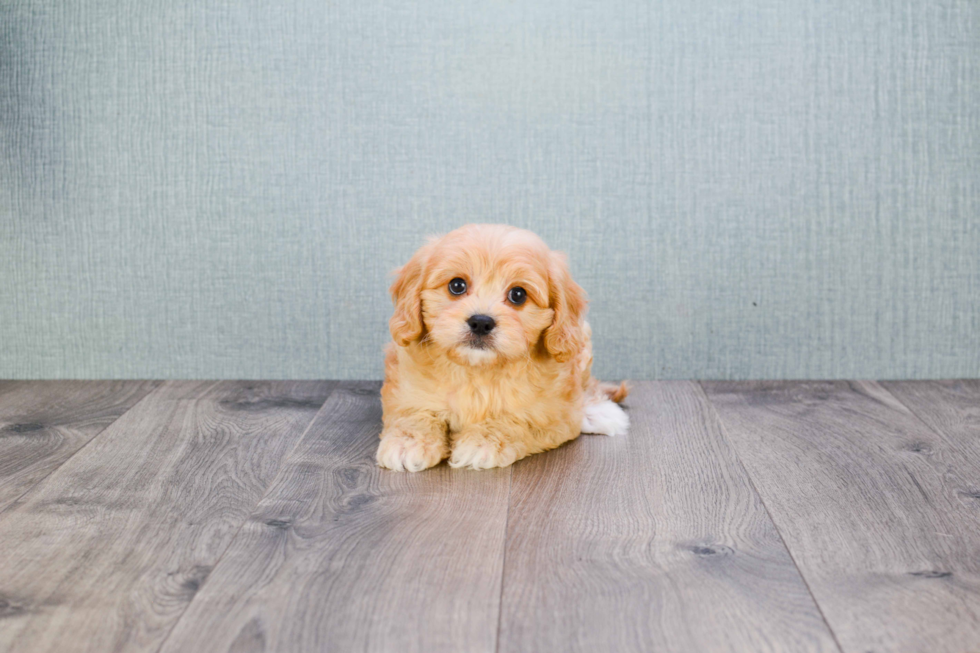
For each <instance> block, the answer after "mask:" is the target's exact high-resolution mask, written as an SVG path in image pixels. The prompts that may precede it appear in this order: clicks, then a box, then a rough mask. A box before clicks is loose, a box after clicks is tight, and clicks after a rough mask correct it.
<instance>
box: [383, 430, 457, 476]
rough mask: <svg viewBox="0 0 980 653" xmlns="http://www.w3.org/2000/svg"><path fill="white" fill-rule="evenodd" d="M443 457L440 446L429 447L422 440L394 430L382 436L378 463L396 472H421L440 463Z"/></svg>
mask: <svg viewBox="0 0 980 653" xmlns="http://www.w3.org/2000/svg"><path fill="white" fill-rule="evenodd" d="M442 458H443V453H442V449H441V448H440V447H431V446H429V447H427V446H426V445H425V444H424V443H422V442H421V441H420V440H418V439H416V438H413V437H412V436H410V435H405V434H404V433H400V432H394V433H390V434H388V435H385V436H384V437H383V438H381V444H379V445H378V456H377V460H378V464H379V465H381V466H382V467H387V468H388V469H391V470H393V471H396V472H420V471H422V470H423V469H428V468H429V467H432V466H434V465H438V464H439V462H440V461H441V460H442Z"/></svg>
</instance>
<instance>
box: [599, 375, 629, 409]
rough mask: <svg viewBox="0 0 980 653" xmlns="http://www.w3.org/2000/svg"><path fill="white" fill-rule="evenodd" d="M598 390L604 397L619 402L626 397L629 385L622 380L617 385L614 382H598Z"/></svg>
mask: <svg viewBox="0 0 980 653" xmlns="http://www.w3.org/2000/svg"><path fill="white" fill-rule="evenodd" d="M599 390H600V392H602V394H604V395H605V396H606V398H608V399H610V400H612V401H615V402H616V403H617V404H618V403H621V402H622V401H623V399H626V395H628V394H629V393H630V386H629V384H628V383H626V381H622V382H621V383H620V384H619V385H616V384H615V383H602V382H600V383H599Z"/></svg>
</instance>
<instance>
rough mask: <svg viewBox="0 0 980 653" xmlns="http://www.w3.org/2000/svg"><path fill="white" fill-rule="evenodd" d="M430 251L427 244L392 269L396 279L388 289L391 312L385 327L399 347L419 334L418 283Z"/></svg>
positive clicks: (420, 295)
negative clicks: (391, 305) (392, 305)
mask: <svg viewBox="0 0 980 653" xmlns="http://www.w3.org/2000/svg"><path fill="white" fill-rule="evenodd" d="M430 250H431V244H430V245H425V246H424V247H422V248H421V249H419V250H418V251H417V252H415V254H414V255H413V256H412V258H411V259H410V260H409V261H408V263H406V264H405V265H403V266H402V267H401V268H399V269H398V270H396V271H395V274H396V275H397V278H396V279H395V282H394V283H392V284H391V288H390V289H389V291H390V292H391V300H392V301H393V302H394V303H395V312H394V314H393V315H392V316H391V319H390V320H389V321H388V328H389V329H390V330H391V337H392V338H393V339H394V340H395V342H396V343H398V344H399V345H401V346H402V347H406V346H408V344H409V343H410V342H413V341H415V340H418V339H419V337H421V335H422V327H423V322H422V281H423V277H424V275H425V266H426V262H427V261H428V258H429V251H430Z"/></svg>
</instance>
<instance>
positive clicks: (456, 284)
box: [449, 277, 466, 295]
mask: <svg viewBox="0 0 980 653" xmlns="http://www.w3.org/2000/svg"><path fill="white" fill-rule="evenodd" d="M449 292H451V293H452V294H454V295H462V294H463V293H464V292H466V282H465V281H463V280H462V279H460V278H459V277H456V278H455V279H453V280H452V281H450V282H449Z"/></svg>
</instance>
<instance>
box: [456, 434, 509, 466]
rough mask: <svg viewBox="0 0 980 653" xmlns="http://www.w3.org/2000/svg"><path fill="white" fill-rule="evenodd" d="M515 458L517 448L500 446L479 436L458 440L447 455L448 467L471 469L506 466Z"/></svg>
mask: <svg viewBox="0 0 980 653" xmlns="http://www.w3.org/2000/svg"><path fill="white" fill-rule="evenodd" d="M515 460H517V450H516V449H514V447H511V446H509V445H504V446H503V447H501V446H500V445H498V444H495V443H493V442H488V441H486V440H481V439H479V438H468V439H466V440H461V441H458V442H457V443H456V444H455V445H454V446H453V453H452V455H451V456H450V457H449V466H450V467H469V468H471V469H490V468H491V467H506V466H507V465H510V464H511V463H513V462H514V461H515Z"/></svg>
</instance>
